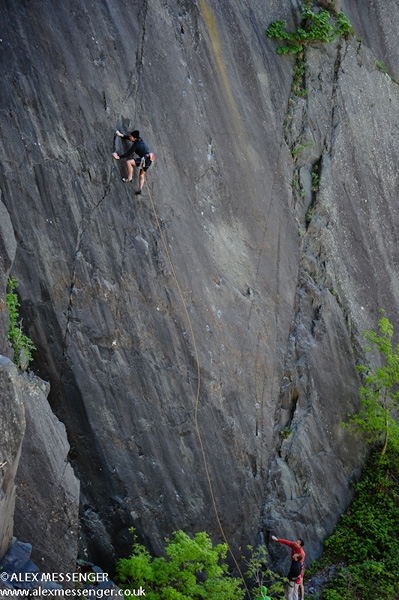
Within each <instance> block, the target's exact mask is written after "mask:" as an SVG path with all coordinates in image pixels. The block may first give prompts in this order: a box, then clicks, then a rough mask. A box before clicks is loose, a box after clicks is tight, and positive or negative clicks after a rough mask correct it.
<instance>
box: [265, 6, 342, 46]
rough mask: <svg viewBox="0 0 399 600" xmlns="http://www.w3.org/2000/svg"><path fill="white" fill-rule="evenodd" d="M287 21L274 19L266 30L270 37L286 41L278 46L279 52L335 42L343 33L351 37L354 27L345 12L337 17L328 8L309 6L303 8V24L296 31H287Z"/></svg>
mask: <svg viewBox="0 0 399 600" xmlns="http://www.w3.org/2000/svg"><path fill="white" fill-rule="evenodd" d="M286 27H287V23H286V22H285V21H273V23H271V25H270V26H269V27H268V28H267V30H266V35H267V37H269V38H276V39H277V40H281V41H283V42H285V44H284V45H283V46H279V47H278V48H277V53H278V54H298V53H299V52H302V51H303V49H304V47H305V45H306V44H309V43H316V42H321V43H322V44H328V43H330V42H334V41H335V40H337V39H338V38H339V37H340V36H341V35H342V36H344V37H349V36H350V35H352V34H353V29H352V26H351V24H350V21H349V19H348V17H346V16H345V15H344V13H341V12H340V13H338V14H337V16H336V17H335V16H334V15H332V14H331V13H330V12H329V11H328V10H325V9H323V8H320V9H319V11H318V12H315V11H313V10H312V9H311V8H310V7H309V6H305V7H304V8H303V11H302V14H301V25H300V27H298V29H297V30H296V31H292V32H289V31H286V29H285V28H286Z"/></svg>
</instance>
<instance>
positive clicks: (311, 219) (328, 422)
mask: <svg viewBox="0 0 399 600" xmlns="http://www.w3.org/2000/svg"><path fill="white" fill-rule="evenodd" d="M344 51H345V42H344V41H343V40H340V42H339V43H338V44H336V45H333V44H330V45H328V46H326V47H323V48H321V47H318V48H317V47H314V48H310V47H309V48H307V49H306V51H305V52H304V53H303V54H301V55H299V56H298V58H297V61H296V65H295V68H294V79H293V85H292V89H291V95H290V98H289V101H288V107H287V114H286V118H285V122H284V136H285V141H286V143H287V145H288V147H289V148H290V150H291V155H292V158H293V164H294V170H293V177H292V203H291V209H292V212H293V215H294V219H295V221H296V223H297V226H298V234H299V236H300V240H301V243H300V252H301V259H300V263H299V273H298V283H297V291H296V298H295V305H294V317H293V321H292V326H291V333H290V336H289V340H288V347H287V355H286V362H285V369H284V377H283V380H282V382H281V388H280V399H279V402H278V405H277V409H276V412H275V458H274V460H273V461H272V463H271V467H270V479H269V484H268V488H267V501H266V503H265V505H264V512H263V520H262V527H261V536H260V537H261V540H262V541H263V542H267V541H268V539H269V535H270V534H272V533H277V534H278V535H280V536H281V537H287V538H292V539H296V538H297V537H298V536H300V537H302V538H303V539H306V540H307V548H308V552H309V553H310V555H312V554H313V555H315V556H317V555H318V554H320V551H321V542H322V539H323V538H324V537H325V536H326V534H327V533H328V532H330V531H331V529H332V526H333V524H334V516H333V515H334V514H335V515H337V514H339V511H340V508H339V507H342V508H343V507H344V505H345V502H346V501H347V500H345V497H346V498H348V497H349V495H350V494H349V492H348V488H347V485H348V479H349V478H350V473H347V474H345V475H343V473H341V475H338V476H337V472H338V471H339V470H343V464H345V462H346V460H347V459H346V457H347V455H348V453H349V452H348V447H349V446H350V444H351V440H350V439H349V437H348V434H345V433H343V432H342V428H341V427H340V422H341V420H342V419H343V418H344V417H345V414H346V413H345V411H344V409H343V407H341V408H340V410H337V411H336V412H335V414H334V408H333V406H332V403H333V402H334V400H333V399H332V398H330V397H329V392H328V390H329V388H330V385H329V379H330V376H329V374H327V373H328V370H329V369H330V371H331V376H332V377H336V378H340V374H339V373H335V368H336V369H340V368H342V367H341V361H342V359H341V357H340V352H342V354H343V355H344V354H347V355H348V365H347V368H348V369H351V368H352V371H353V372H351V374H350V375H348V379H353V377H354V375H353V373H354V372H355V369H354V361H355V351H354V350H355V349H354V340H353V336H352V334H351V325H350V322H349V319H348V315H347V313H346V311H345V309H344V307H343V301H342V300H341V297H340V296H341V295H340V293H339V291H338V289H337V288H338V284H337V282H336V277H335V274H334V266H333V265H331V266H330V257H329V255H328V250H327V249H326V248H325V245H324V243H323V239H322V236H321V232H322V231H323V229H324V228H328V227H331V226H332V224H331V223H330V216H329V214H328V211H327V210H326V207H325V204H324V203H323V196H322V191H323V186H328V185H329V184H330V181H329V163H330V156H329V155H330V153H331V147H332V144H333V136H334V129H335V126H336V120H337V115H336V112H335V110H336V106H337V103H338V102H339V100H338V91H339V73H340V69H341V62H342V55H343V52H344ZM327 99H328V100H327ZM334 331H335V332H336V333H335V335H336V338H335V339H334V337H333V335H334V334H332V332H334ZM338 332H339V333H338ZM340 344H342V347H341V348H340ZM329 360H331V364H330V365H329V364H328V363H329ZM334 363H335V366H334ZM338 365H339V366H338ZM326 370H327V371H326ZM320 379H321V381H323V383H321V382H320ZM339 387H340V385H338V386H337V388H338V389H339ZM341 388H342V394H343V396H344V397H345V395H347V396H348V398H350V397H352V400H349V399H348V402H350V401H352V402H353V401H354V400H353V392H350V391H349V390H348V389H347V385H346V383H345V381H342V384H341ZM331 389H333V388H332V387H331ZM335 393H336V391H335ZM346 412H347V411H346ZM339 439H341V441H342V445H344V446H345V449H342V447H341V448H338V440H339ZM357 452H358V453H359V449H358V450H357ZM352 462H353V463H354V462H355V461H354V459H352ZM355 472H357V473H358V470H357V471H356V467H355V464H353V473H355ZM328 478H330V479H331V480H334V479H336V480H337V490H338V488H339V491H337V492H336V497H335V498H333V499H330V498H327V497H326V492H325V490H323V489H322V487H321V486H323V483H322V482H323V481H325V480H326V479H328ZM330 489H331V487H330ZM304 507H306V510H303V508H304ZM334 511H335V512H334ZM305 515H306V516H305ZM309 542H310V543H309ZM274 552H276V551H275V550H274ZM271 554H272V558H273V556H274V555H273V546H272V547H271ZM275 558H276V559H277V558H278V555H277V554H275Z"/></svg>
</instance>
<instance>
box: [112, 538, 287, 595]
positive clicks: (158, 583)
mask: <svg viewBox="0 0 399 600" xmlns="http://www.w3.org/2000/svg"><path fill="white" fill-rule="evenodd" d="M130 531H131V532H132V533H133V534H134V528H132V529H131V530H130ZM165 541H166V546H165V548H164V552H165V556H161V557H155V558H154V557H152V556H151V554H150V553H149V552H148V550H147V549H146V548H145V547H144V546H143V545H142V544H140V543H138V542H137V536H136V535H135V534H134V543H133V548H132V554H131V556H130V557H129V558H121V559H120V560H119V561H118V562H117V565H116V574H117V576H116V581H117V583H118V585H119V587H120V588H121V589H122V590H123V591H124V595H125V597H131V596H134V593H133V591H134V590H139V589H140V587H141V588H142V589H143V590H144V591H145V596H146V598H150V600H200V599H203V598H206V599H207V600H220V599H221V598H223V600H243V599H244V597H245V598H246V597H247V596H248V594H249V590H248V588H247V585H246V583H244V581H243V579H242V578H241V577H240V578H237V577H233V576H232V575H230V573H229V571H228V565H227V563H226V562H225V559H226V555H227V550H228V546H227V544H218V545H216V546H213V544H212V541H211V539H210V537H209V536H208V534H207V533H206V532H205V531H202V532H200V533H196V534H195V536H194V537H193V538H191V537H190V536H188V535H187V534H186V533H184V532H183V531H181V530H180V531H175V532H174V533H173V537H172V539H171V540H170V539H166V540H165ZM248 550H249V552H250V556H249V558H248V559H247V560H246V561H245V562H246V565H247V567H248V570H247V572H246V573H245V574H246V576H247V578H248V581H250V582H251V585H252V589H251V596H252V597H253V598H254V599H256V600H262V599H263V598H270V597H272V598H273V599H274V600H279V599H281V598H283V596H284V584H283V582H284V581H285V578H284V577H282V576H281V575H278V574H277V573H274V572H273V571H272V570H271V569H270V568H269V567H268V566H267V564H268V553H267V550H266V548H265V547H264V546H259V547H258V548H256V549H254V548H253V547H252V546H248ZM265 583H267V588H266V586H265Z"/></svg>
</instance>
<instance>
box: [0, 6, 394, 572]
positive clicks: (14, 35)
mask: <svg viewBox="0 0 399 600" xmlns="http://www.w3.org/2000/svg"><path fill="white" fill-rule="evenodd" d="M361 4H362V6H361V10H362V11H363V10H368V11H370V12H373V15H375V19H377V20H378V24H379V25H378V26H379V32H380V33H379V35H378V38H377V39H376V36H374V35H372V34H371V26H372V25H371V23H369V22H368V21H367V20H366V19H364V18H363V16H360V15H359V14H358V13H359V12H360V7H359V3H358V2H355V1H349V0H348V1H347V2H342V9H343V10H344V11H345V12H346V13H347V14H348V15H349V16H350V18H351V19H352V20H353V21H354V25H355V27H356V26H358V29H359V35H360V36H364V41H363V42H362V43H360V42H359V41H358V40H357V39H356V38H354V39H352V40H350V41H348V42H345V41H343V40H341V41H340V42H339V43H337V44H334V45H331V46H329V47H328V48H324V47H316V48H313V49H312V50H309V53H308V56H307V64H308V67H307V73H306V82H307V84H306V85H307V88H308V95H307V96H306V98H294V99H291V100H290V88H291V78H292V67H293V59H291V58H281V57H278V56H277V55H276V53H275V44H274V43H273V42H271V41H270V40H267V39H266V38H265V35H264V31H265V29H266V27H267V26H268V25H269V23H270V22H271V21H272V20H274V19H277V18H286V19H287V20H288V21H289V23H290V24H291V25H293V24H294V22H297V20H298V11H297V5H296V3H294V2H293V3H291V2H290V1H289V0H284V1H279V2H269V3H265V2H259V1H251V2H236V1H234V0H233V1H231V0H230V1H228V2H227V1H225V0H220V1H218V2H216V1H214V0H212V1H208V2H206V1H205V0H199V1H198V2H191V1H184V0H172V1H171V2H168V3H166V2H163V1H161V0H153V1H151V2H148V1H145V0H140V1H138V2H134V3H131V2H130V3H128V2H124V1H122V2H119V1H118V2H114V1H113V0H110V1H109V0H108V1H107V0H98V1H97V2H95V3H82V2H75V1H73V0H71V2H68V3H62V4H57V5H53V3H50V2H43V1H41V2H38V1H37V0H31V1H17V0H11V1H7V2H5V1H3V2H1V9H2V15H3V25H4V34H2V41H1V52H2V55H1V56H2V58H1V60H2V72H3V86H2V90H1V116H2V118H1V122H0V127H1V139H2V145H1V148H0V154H1V163H2V166H1V171H0V188H1V191H2V194H3V201H4V204H5V206H6V207H7V210H8V212H9V214H10V218H11V221H12V225H13V228H14V232H15V239H16V241H17V251H16V258H15V262H14V265H13V273H14V274H15V276H16V277H17V279H18V281H19V282H20V287H19V292H20V295H21V303H22V305H23V315H24V325H25V327H26V328H27V329H28V332H29V335H30V337H32V338H33V340H34V342H35V344H36V346H37V347H38V352H37V355H36V360H35V363H34V365H33V366H34V368H35V370H36V372H37V373H38V374H39V375H40V377H42V378H43V379H46V380H48V381H49V382H50V384H51V391H50V395H49V400H50V403H51V406H52V408H53V410H54V411H55V413H56V414H57V416H58V417H59V418H60V419H61V421H62V422H63V423H65V425H66V429H67V433H68V438H69V442H70V444H71V452H70V459H71V461H72V463H73V465H74V468H75V470H76V472H77V473H78V474H79V477H80V482H81V522H82V527H83V544H82V548H81V551H82V552H83V553H88V554H89V555H90V557H91V558H93V559H94V560H95V561H96V562H97V563H100V564H102V565H104V566H105V565H110V564H112V562H113V559H114V554H115V548H117V549H118V550H117V551H118V552H123V551H124V550H128V547H129V536H128V533H127V530H128V528H129V527H130V526H131V525H133V524H134V525H135V527H137V529H138V531H139V533H140V534H141V535H142V536H143V538H144V539H145V540H146V541H147V542H148V543H149V545H150V546H151V547H152V548H153V549H154V550H159V549H160V548H161V546H162V538H163V537H164V536H165V535H167V534H170V532H171V531H173V530H174V529H177V528H182V529H185V530H188V531H197V530H203V529H206V530H207V531H209V532H210V533H211V535H212V536H213V537H214V538H215V539H218V536H219V531H218V527H217V521H216V518H215V514H214V511H213V510H212V494H213V497H214V500H215V503H216V506H217V510H218V513H219V516H220V519H221V522H222V524H223V527H224V528H225V532H226V535H227V538H228V539H229V542H230V543H231V546H232V548H233V550H237V549H238V548H239V547H245V545H246V544H247V543H248V542H252V543H253V542H254V541H255V540H256V538H257V533H258V531H259V528H260V529H261V531H262V533H263V536H264V537H265V539H266V540H267V539H268V535H269V532H270V531H271V530H272V531H273V532H274V533H277V534H279V535H282V536H287V537H288V536H295V537H296V536H301V537H304V538H306V539H307V548H308V556H309V558H312V557H314V556H316V555H317V554H318V553H319V552H320V549H321V542H322V539H323V537H324V536H325V535H326V534H327V533H328V532H329V531H331V528H332V527H333V525H334V523H335V521H336V519H337V518H338V516H339V513H340V512H341V511H342V510H343V509H344V508H345V506H346V505H347V504H348V502H349V500H350V497H351V487H350V481H351V479H353V478H356V477H357V476H358V475H359V469H360V466H361V463H362V460H363V458H364V455H365V449H364V447H363V446H362V444H361V443H360V441H359V440H356V439H354V438H353V437H352V436H350V435H349V434H348V433H347V432H345V431H344V430H343V429H342V428H341V427H340V422H341V421H342V420H343V419H344V418H345V416H346V414H347V413H348V412H351V411H353V410H355V409H356V407H357V402H358V400H357V387H358V385H359V382H358V379H357V375H356V373H355V368H354V367H355V363H356V361H357V360H358V358H359V356H361V332H362V330H363V329H365V328H366V327H375V326H376V323H377V320H378V308H379V307H381V306H384V307H386V308H387V309H389V316H390V317H391V318H392V320H393V321H394V322H395V324H397V323H396V313H395V309H396V307H397V298H398V294H397V293H396V291H397V287H398V277H397V275H396V271H397V269H396V263H397V253H396V251H395V248H396V242H397V238H396V231H397V223H398V214H397V207H396V198H397V182H396V177H395V172H396V164H397V155H398V142H397V139H398V138H397V136H396V134H395V129H394V128H395V122H396V121H395V120H396V115H397V111H398V103H399V94H398V89H399V88H398V86H397V85H396V84H395V83H393V82H392V81H391V79H390V78H389V77H388V76H387V75H384V74H382V73H381V72H380V71H379V70H378V69H377V68H376V65H375V60H376V58H377V59H378V60H381V61H382V62H385V63H386V64H387V65H388V66H390V67H391V68H394V65H397V64H398V62H397V61H396V62H395V60H396V58H397V57H396V56H395V54H394V53H395V52H396V51H395V50H394V49H392V48H391V47H390V39H391V38H390V33H389V31H390V27H391V23H392V19H389V18H388V17H387V13H386V11H387V7H388V8H389V7H390V10H391V11H393V10H394V4H395V3H394V2H393V0H387V1H386V2H384V6H382V4H379V3H375V2H373V3H371V1H370V2H362V3H361ZM371 5H373V7H371ZM362 14H363V13H362ZM395 18H396V19H397V17H395V16H394V17H393V21H394V20H395ZM381 54H383V55H381ZM393 74H394V75H395V73H393ZM396 76H398V74H396ZM287 117H288V121H287ZM284 123H285V125H284ZM116 128H119V129H121V130H124V131H128V130H131V129H133V128H138V129H139V130H140V131H141V132H142V136H143V138H144V139H145V141H146V142H147V143H148V145H149V146H150V148H151V150H153V151H154V152H155V154H156V163H155V166H154V167H152V168H151V170H150V171H149V173H148V179H147V181H148V188H145V190H144V194H143V196H142V197H141V198H137V197H135V196H134V194H133V189H134V188H133V186H130V185H124V184H123V183H122V182H121V176H124V175H125V173H124V170H123V165H121V164H120V163H119V162H118V163H117V162H114V161H113V160H112V159H111V152H112V150H113V132H114V130H115V129H116ZM118 142H119V140H118ZM299 146H304V151H301V152H297V151H296V150H297V149H298V147H299ZM117 147H118V148H123V146H122V145H121V146H119V145H118V146H117ZM315 164H317V165H319V167H320V172H319V175H320V188H319V190H318V191H317V193H316V192H314V191H312V186H311V172H312V170H313V168H314V165H315ZM293 181H295V189H293V188H294V186H293ZM302 190H303V192H302ZM310 208H311V212H310V213H309V209H310ZM154 209H155V210H154ZM307 214H308V215H310V217H311V218H310V219H309V216H308V218H307V217H306V215H307ZM158 224H159V227H158ZM169 258H170V259H171V260H172V264H171V263H170V260H169ZM197 359H198V360H197ZM198 367H199V371H198ZM198 374H199V375H200V382H199V381H198ZM198 383H200V388H199V395H197V392H198ZM197 424H198V428H197V427H196V425H197ZM281 430H285V431H286V433H287V437H286V439H284V440H283V442H281V436H280V431H281ZM198 432H199V433H200V435H201V441H202V443H203V448H204V453H205V457H206V461H207V467H208V469H209V475H210V480H211V482H212V488H213V489H212V494H211V491H210V489H209V485H208V480H207V477H206V470H205V466H204V462H203V456H202V452H201V444H200V441H199V438H198ZM20 518H21V519H22V516H21V517H20ZM25 531H26V529H25ZM32 534H33V532H32ZM26 541H31V540H26Z"/></svg>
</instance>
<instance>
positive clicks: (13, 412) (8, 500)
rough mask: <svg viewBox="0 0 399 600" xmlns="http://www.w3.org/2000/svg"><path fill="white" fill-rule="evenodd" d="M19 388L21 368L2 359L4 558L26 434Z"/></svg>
mask: <svg viewBox="0 0 399 600" xmlns="http://www.w3.org/2000/svg"><path fill="white" fill-rule="evenodd" d="M18 388H19V386H18V376H17V368H16V367H15V365H14V364H13V363H12V362H11V361H10V360H9V359H8V358H5V357H4V356H0V417H1V442H0V483H1V487H0V557H3V556H4V554H5V552H6V551H7V550H8V548H9V546H10V543H11V538H12V535H13V525H14V509H15V475H16V472H17V469H18V463H19V459H20V456H21V445H22V439H23V435H24V432H25V411H24V406H23V403H22V398H21V394H20V391H19V389H18Z"/></svg>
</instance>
